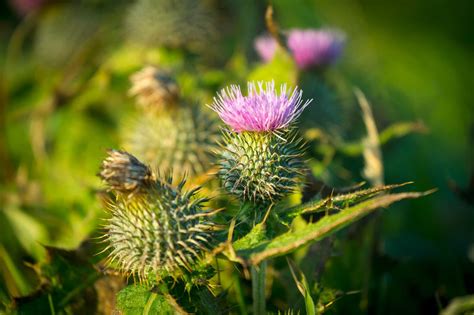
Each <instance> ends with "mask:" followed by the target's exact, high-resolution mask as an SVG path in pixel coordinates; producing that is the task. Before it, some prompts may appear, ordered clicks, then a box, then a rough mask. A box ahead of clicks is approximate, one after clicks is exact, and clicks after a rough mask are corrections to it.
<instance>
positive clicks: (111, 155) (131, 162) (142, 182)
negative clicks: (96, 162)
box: [99, 149, 153, 193]
mask: <svg viewBox="0 0 474 315" xmlns="http://www.w3.org/2000/svg"><path fill="white" fill-rule="evenodd" d="M107 154H108V156H107V158H106V159H105V160H104V161H103V162H102V166H101V170H100V173H99V176H100V178H102V180H104V181H105V182H106V183H107V185H108V186H109V188H110V189H111V190H114V191H116V192H120V193H132V192H136V191H138V190H140V189H142V188H144V187H146V186H147V185H148V184H149V183H150V182H151V181H152V180H153V174H152V172H151V170H150V168H148V166H146V165H145V164H143V163H142V162H140V161H139V160H138V159H137V158H136V157H134V156H133V155H131V154H129V153H127V152H125V151H120V150H113V149H110V150H108V151H107Z"/></svg>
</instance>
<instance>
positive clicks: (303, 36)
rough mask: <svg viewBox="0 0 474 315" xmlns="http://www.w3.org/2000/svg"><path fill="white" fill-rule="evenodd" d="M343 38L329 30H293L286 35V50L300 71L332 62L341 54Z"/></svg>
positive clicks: (338, 33)
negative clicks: (289, 52)
mask: <svg viewBox="0 0 474 315" xmlns="http://www.w3.org/2000/svg"><path fill="white" fill-rule="evenodd" d="M343 46H344V36H343V35H342V33H340V32H337V31H331V30H324V29H322V30H314V29H305V30H301V29H294V30H291V31H290V32H289V35H288V48H289V49H290V50H291V53H292V55H293V57H294V58H295V61H296V63H297V65H298V66H299V67H300V68H301V69H308V68H311V67H318V66H324V65H327V64H330V63H332V62H334V61H335V60H336V59H337V58H338V57H339V55H340V54H341V52H342V48H343Z"/></svg>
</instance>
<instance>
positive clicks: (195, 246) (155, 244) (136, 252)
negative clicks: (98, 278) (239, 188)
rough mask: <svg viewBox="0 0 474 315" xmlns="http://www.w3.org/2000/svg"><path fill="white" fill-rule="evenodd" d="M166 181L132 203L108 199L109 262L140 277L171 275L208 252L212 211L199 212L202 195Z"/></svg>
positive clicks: (107, 238)
mask: <svg viewBox="0 0 474 315" xmlns="http://www.w3.org/2000/svg"><path fill="white" fill-rule="evenodd" d="M183 185H184V183H181V184H180V185H179V186H178V188H173V187H172V186H171V179H169V180H168V181H167V182H160V181H156V182H154V185H153V186H151V187H149V188H148V189H147V191H146V194H144V195H141V196H140V197H138V198H134V199H133V200H132V201H130V200H125V199H117V200H115V201H113V202H111V205H110V207H111V209H110V210H111V213H112V217H111V218H110V219H109V220H108V223H107V226H106V229H107V234H106V241H107V242H108V243H109V246H108V249H109V263H110V265H111V266H114V267H115V268H117V269H118V270H120V271H121V272H123V273H124V274H125V275H129V276H133V277H134V279H136V278H138V280H139V281H148V280H156V279H157V278H159V277H162V276H176V275H178V274H179V273H180V272H183V271H185V270H191V268H192V266H193V265H194V264H195V263H196V262H197V261H198V260H199V259H200V258H202V256H203V255H204V253H206V252H207V251H209V250H210V248H211V245H212V240H213V233H214V232H213V231H214V230H215V226H214V224H213V223H212V222H211V221H210V219H209V217H210V216H211V215H212V212H206V211H204V210H203V207H202V203H203V202H204V201H206V199H199V198H195V197H194V193H195V191H191V192H183V191H182V190H181V189H182V186H183Z"/></svg>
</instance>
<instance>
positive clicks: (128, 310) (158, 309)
mask: <svg viewBox="0 0 474 315" xmlns="http://www.w3.org/2000/svg"><path fill="white" fill-rule="evenodd" d="M117 308H118V309H119V310H120V311H122V312H123V314H124V315H142V314H173V313H174V309H173V307H171V306H170V305H169V304H168V302H167V301H166V299H165V297H164V296H163V295H160V294H158V293H156V292H152V291H151V290H150V289H149V288H147V287H146V286H143V285H129V286H127V287H125V288H123V289H122V290H121V291H120V292H119V293H118V294H117Z"/></svg>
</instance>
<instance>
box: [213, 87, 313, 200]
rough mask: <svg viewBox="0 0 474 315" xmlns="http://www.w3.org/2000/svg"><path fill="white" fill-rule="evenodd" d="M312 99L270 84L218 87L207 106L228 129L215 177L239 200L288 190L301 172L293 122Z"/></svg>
mask: <svg viewBox="0 0 474 315" xmlns="http://www.w3.org/2000/svg"><path fill="white" fill-rule="evenodd" d="M310 102H311V100H308V101H306V102H304V103H303V101H302V91H301V90H299V89H298V88H295V89H294V90H293V91H291V90H290V91H288V90H287V88H286V85H282V86H281V88H280V93H278V92H277V91H276V90H275V84H274V82H267V83H266V84H265V88H264V83H263V82H258V83H257V84H255V83H253V82H250V83H248V95H247V96H243V95H242V92H241V90H240V88H239V87H238V86H235V85H234V86H231V87H230V88H227V89H224V90H222V91H221V93H220V95H219V96H218V97H217V98H215V99H214V103H213V105H211V108H212V109H213V110H215V111H216V112H217V113H218V114H219V116H220V117H221V119H222V120H223V121H224V122H225V123H226V124H227V125H228V126H229V127H230V128H231V130H230V131H226V132H225V135H224V142H225V145H224V150H223V151H222V152H221V159H220V161H219V164H220V171H219V175H220V177H221V180H222V182H223V185H224V187H225V188H226V189H227V190H228V191H229V192H231V193H233V194H235V195H237V196H238V197H239V198H240V199H241V200H243V201H251V202H254V203H258V204H266V203H269V202H275V201H278V200H279V199H281V198H282V197H284V196H285V195H286V194H287V193H289V192H291V191H292V190H293V189H294V188H295V186H296V184H297V182H298V178H299V176H300V175H301V173H302V170H303V163H302V161H301V156H302V146H301V138H299V137H297V135H296V133H295V132H294V131H293V130H292V124H293V123H294V121H295V120H296V119H297V118H298V116H299V115H300V114H301V112H302V111H303V109H304V108H305V107H306V106H307V105H308V104H309V103H310Z"/></svg>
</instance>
